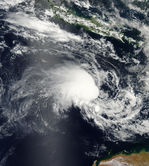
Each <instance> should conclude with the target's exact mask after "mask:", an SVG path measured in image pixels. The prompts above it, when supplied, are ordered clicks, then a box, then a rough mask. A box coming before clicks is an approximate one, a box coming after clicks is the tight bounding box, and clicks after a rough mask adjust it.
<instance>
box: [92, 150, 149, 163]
mask: <svg viewBox="0 0 149 166" xmlns="http://www.w3.org/2000/svg"><path fill="white" fill-rule="evenodd" d="M93 166H149V152H143V151H142V152H140V153H132V154H130V155H125V154H119V155H116V156H113V157H112V158H110V159H107V160H102V161H101V162H100V164H98V165H97V161H95V162H94V164H93Z"/></svg>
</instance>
